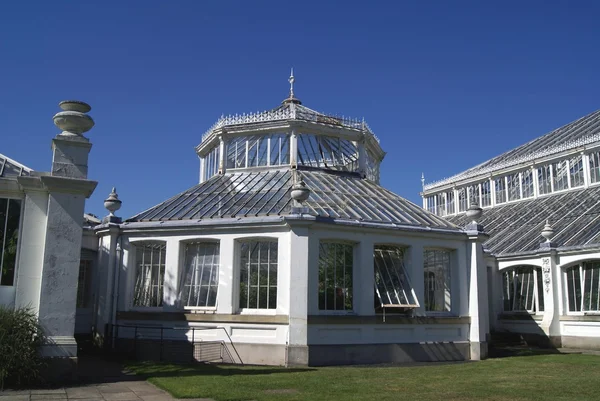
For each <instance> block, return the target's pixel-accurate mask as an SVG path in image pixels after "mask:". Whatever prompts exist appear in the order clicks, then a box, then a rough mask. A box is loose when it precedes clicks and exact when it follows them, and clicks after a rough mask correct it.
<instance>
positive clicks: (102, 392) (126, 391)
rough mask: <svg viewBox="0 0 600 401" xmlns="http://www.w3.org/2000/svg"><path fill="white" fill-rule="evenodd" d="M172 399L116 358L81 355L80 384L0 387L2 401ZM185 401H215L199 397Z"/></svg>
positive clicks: (170, 400)
mask: <svg viewBox="0 0 600 401" xmlns="http://www.w3.org/2000/svg"><path fill="white" fill-rule="evenodd" d="M38 400H40V401H41V400H52V401H58V400H76V401H113V400H118V401H133V400H136V401H172V400H175V398H173V397H171V395H170V394H169V393H167V392H166V391H163V390H161V389H159V388H157V387H155V386H153V385H152V384H150V383H148V382H147V381H145V380H142V379H141V378H140V377H138V376H135V375H133V374H131V373H128V372H124V371H123V369H122V365H121V364H120V363H118V362H116V361H107V360H105V359H102V358H79V366H78V380H77V384H74V385H71V386H67V387H61V388H50V389H35V390H21V391H14V390H5V391H0V401H38ZM186 401H214V400H211V399H209V398H197V399H195V400H193V399H192V400H190V399H188V400H186Z"/></svg>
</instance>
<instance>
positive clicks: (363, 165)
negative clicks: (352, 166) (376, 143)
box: [355, 133, 367, 177]
mask: <svg viewBox="0 0 600 401" xmlns="http://www.w3.org/2000/svg"><path fill="white" fill-rule="evenodd" d="M364 135H365V134H364V133H363V134H362V137H361V139H360V140H358V141H356V142H355V145H356V147H357V149H358V172H359V173H360V175H361V176H363V177H365V176H366V175H367V151H366V149H365V136H364Z"/></svg>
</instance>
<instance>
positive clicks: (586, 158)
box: [581, 152, 591, 188]
mask: <svg viewBox="0 0 600 401" xmlns="http://www.w3.org/2000/svg"><path fill="white" fill-rule="evenodd" d="M581 162H582V163H583V187H584V188H587V187H589V186H590V182H591V174H590V155H589V154H587V153H585V152H581Z"/></svg>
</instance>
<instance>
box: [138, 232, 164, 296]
mask: <svg viewBox="0 0 600 401" xmlns="http://www.w3.org/2000/svg"><path fill="white" fill-rule="evenodd" d="M134 246H135V261H136V262H135V287H134V291H133V306H142V307H158V306H162V304H163V286H164V281H165V254H166V245H165V243H164V242H146V241H144V242H137V243H135V244H134Z"/></svg>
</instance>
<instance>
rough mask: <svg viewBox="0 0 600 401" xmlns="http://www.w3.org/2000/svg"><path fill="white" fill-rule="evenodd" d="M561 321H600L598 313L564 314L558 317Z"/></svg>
mask: <svg viewBox="0 0 600 401" xmlns="http://www.w3.org/2000/svg"><path fill="white" fill-rule="evenodd" d="M560 321H561V322H600V315H565V316H561V317H560Z"/></svg>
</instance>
